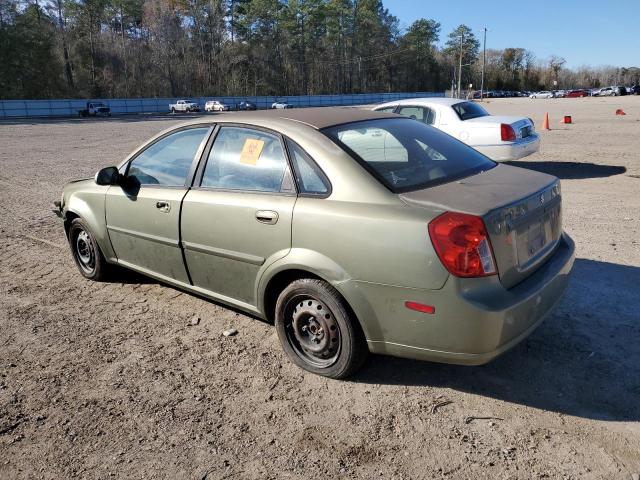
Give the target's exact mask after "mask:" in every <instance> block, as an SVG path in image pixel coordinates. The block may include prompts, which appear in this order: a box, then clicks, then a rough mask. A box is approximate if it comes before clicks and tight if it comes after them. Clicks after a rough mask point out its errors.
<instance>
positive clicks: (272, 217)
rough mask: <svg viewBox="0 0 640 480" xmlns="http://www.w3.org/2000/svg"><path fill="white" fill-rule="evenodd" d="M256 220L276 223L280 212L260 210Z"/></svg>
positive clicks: (268, 223) (271, 223) (269, 223)
mask: <svg viewBox="0 0 640 480" xmlns="http://www.w3.org/2000/svg"><path fill="white" fill-rule="evenodd" d="M256 220H258V221H259V222H260V223H266V224H267V225H274V224H275V223H276V222H277V221H278V212H274V211H273V210H258V211H257V212H256Z"/></svg>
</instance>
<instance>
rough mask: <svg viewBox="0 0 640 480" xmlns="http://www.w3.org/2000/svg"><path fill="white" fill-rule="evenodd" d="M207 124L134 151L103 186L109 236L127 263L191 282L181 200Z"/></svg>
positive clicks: (206, 130) (119, 259) (157, 273)
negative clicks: (118, 176)
mask: <svg viewBox="0 0 640 480" xmlns="http://www.w3.org/2000/svg"><path fill="white" fill-rule="evenodd" d="M210 133H211V128H210V127H208V126H195V127H190V128H184V129H181V130H178V131H174V132H171V133H169V134H168V135H165V136H163V137H161V138H159V139H158V140H157V141H155V142H154V143H152V144H151V145H149V146H147V147H145V148H144V149H143V150H142V151H141V152H140V153H138V154H137V155H135V156H134V157H133V158H132V159H131V160H130V161H129V162H128V163H127V164H126V165H125V166H124V167H123V169H121V171H122V172H123V175H124V177H123V180H122V181H121V182H120V183H121V184H120V185H113V186H111V187H109V189H108V190H107V195H106V199H105V208H106V223H107V230H108V232H109V238H110V240H111V244H112V245H113V249H114V251H115V253H116V256H117V257H118V262H120V263H122V264H123V265H125V266H129V267H132V268H134V269H137V270H141V271H143V272H145V273H152V274H156V275H160V276H162V277H166V278H167V279H169V280H171V279H173V280H177V281H179V282H182V283H189V278H188V275H187V271H186V268H185V265H184V260H183V258H182V250H181V248H180V244H179V239H180V230H179V226H180V225H179V221H180V206H181V202H182V199H183V198H184V196H185V194H186V193H187V186H186V185H187V183H188V182H187V180H188V179H189V175H190V172H192V169H193V168H194V161H195V160H194V159H196V158H197V157H198V155H199V153H201V152H202V149H203V148H204V145H205V143H206V138H207V137H208V135H209V134H210Z"/></svg>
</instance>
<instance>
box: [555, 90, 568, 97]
mask: <svg viewBox="0 0 640 480" xmlns="http://www.w3.org/2000/svg"><path fill="white" fill-rule="evenodd" d="M551 93H553V96H554V98H564V97H566V96H567V92H566V91H565V90H554V91H553V92H551Z"/></svg>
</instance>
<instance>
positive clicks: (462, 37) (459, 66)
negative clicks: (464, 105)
mask: <svg viewBox="0 0 640 480" xmlns="http://www.w3.org/2000/svg"><path fill="white" fill-rule="evenodd" d="M463 43H464V30H462V31H461V32H460V59H459V62H458V98H460V89H461V88H462V44H463Z"/></svg>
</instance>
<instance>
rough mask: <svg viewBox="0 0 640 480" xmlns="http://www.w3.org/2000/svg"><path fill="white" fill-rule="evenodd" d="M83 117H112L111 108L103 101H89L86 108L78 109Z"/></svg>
mask: <svg viewBox="0 0 640 480" xmlns="http://www.w3.org/2000/svg"><path fill="white" fill-rule="evenodd" d="M78 114H79V115H80V116H81V117H110V116H111V108H109V107H108V106H107V105H105V104H104V103H102V102H87V106H86V108H83V109H82V110H79V111H78Z"/></svg>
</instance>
